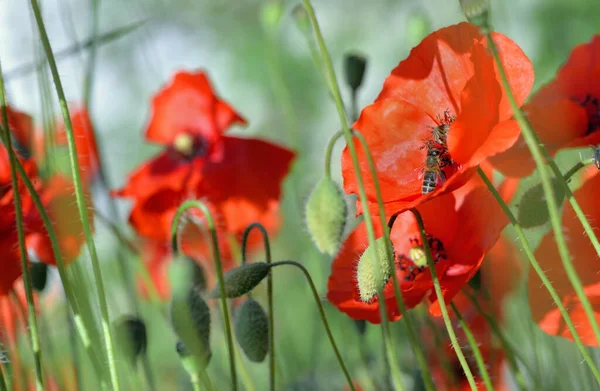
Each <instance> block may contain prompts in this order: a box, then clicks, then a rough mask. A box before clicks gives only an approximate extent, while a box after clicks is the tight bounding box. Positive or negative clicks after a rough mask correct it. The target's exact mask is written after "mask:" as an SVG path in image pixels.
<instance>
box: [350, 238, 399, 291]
mask: <svg viewBox="0 0 600 391" xmlns="http://www.w3.org/2000/svg"><path fill="white" fill-rule="evenodd" d="M388 243H389V245H390V246H391V245H392V243H391V241H389V240H386V238H384V237H381V238H379V239H377V240H376V241H375V243H374V244H373V245H371V246H369V247H368V248H367V249H366V250H365V252H364V253H363V254H362V255H361V257H360V259H359V260H358V267H357V269H356V280H357V282H358V291H359V293H360V299H361V300H362V301H364V302H365V303H368V302H370V301H371V300H373V298H374V297H375V296H376V295H377V293H378V292H379V290H380V289H382V288H383V287H384V286H385V284H386V283H387V282H388V281H389V279H390V276H391V274H390V273H391V272H392V260H390V259H389V258H388V256H387V252H386V244H388ZM392 249H393V247H392ZM392 255H393V254H392Z"/></svg>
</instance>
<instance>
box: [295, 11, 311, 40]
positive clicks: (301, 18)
mask: <svg viewBox="0 0 600 391" xmlns="http://www.w3.org/2000/svg"><path fill="white" fill-rule="evenodd" d="M292 14H293V15H294V20H295V21H296V26H298V30H300V31H301V32H302V33H303V34H308V33H310V30H311V26H310V19H309V17H308V13H307V12H306V8H304V6H303V5H302V4H298V5H297V6H296V7H294V10H293V11H292Z"/></svg>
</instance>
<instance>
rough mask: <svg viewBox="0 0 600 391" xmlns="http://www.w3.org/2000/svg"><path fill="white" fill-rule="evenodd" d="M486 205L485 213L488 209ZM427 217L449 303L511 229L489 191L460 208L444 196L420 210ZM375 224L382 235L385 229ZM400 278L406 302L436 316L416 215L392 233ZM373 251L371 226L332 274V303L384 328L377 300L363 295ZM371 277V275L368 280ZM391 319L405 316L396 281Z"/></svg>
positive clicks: (386, 291) (389, 298)
mask: <svg viewBox="0 0 600 391" xmlns="http://www.w3.org/2000/svg"><path fill="white" fill-rule="evenodd" d="M482 205H485V207H482ZM417 209H418V210H419V212H420V213H421V215H422V217H423V221H424V224H425V229H426V232H427V236H428V241H429V246H430V249H431V253H432V257H433V261H434V263H435V269H436V273H437V275H438V278H439V280H440V284H441V287H442V291H443V294H444V299H445V301H446V303H449V302H450V300H452V298H453V297H454V296H455V295H456V294H457V293H458V292H459V291H460V289H462V287H464V286H465V284H467V282H469V280H470V279H471V278H472V277H473V276H474V275H475V274H476V273H477V271H478V270H479V268H480V266H481V263H482V261H483V258H484V256H485V254H486V253H487V252H488V251H489V250H490V249H491V248H492V247H493V245H494V244H495V243H496V241H497V240H498V237H499V236H500V233H501V231H502V229H503V228H504V227H505V226H506V224H507V223H508V220H507V218H506V216H505V215H504V214H503V212H502V210H501V208H500V207H499V206H498V205H497V203H496V202H495V201H494V200H493V198H492V196H491V194H490V193H489V191H488V190H487V189H485V188H483V187H477V188H476V189H474V190H472V191H471V192H470V193H469V194H468V195H467V196H466V197H465V198H464V200H463V201H462V203H461V204H460V205H459V206H457V204H456V199H455V196H454V194H452V193H449V194H444V195H442V196H439V197H436V198H434V199H432V200H431V201H430V202H428V203H425V204H422V205H420V206H419V207H417ZM378 221H379V219H375V221H374V224H375V227H376V230H377V235H379V236H381V234H382V230H381V226H380V224H378V223H377V222H378ZM391 240H392V243H393V247H394V253H395V254H394V260H395V265H394V266H395V272H396V276H397V277H398V281H399V283H400V288H401V292H402V296H403V298H404V302H405V303H406V306H407V307H408V308H413V307H415V306H416V305H418V304H419V303H421V302H423V301H425V302H426V303H428V304H431V305H430V311H431V312H434V313H435V312H436V308H437V309H438V310H439V307H437V304H436V303H437V298H436V294H435V292H434V288H433V281H432V279H431V273H430V272H429V269H428V268H427V267H426V266H425V267H423V266H422V265H423V264H424V262H425V260H424V255H423V254H424V250H423V245H422V242H421V238H420V234H419V229H418V225H417V223H416V220H415V218H414V216H413V214H412V213H411V212H404V213H402V214H400V215H398V217H397V218H396V221H395V222H394V225H393V227H392V231H391ZM367 245H368V240H367V235H366V228H365V223H364V222H361V223H360V224H359V226H358V227H357V228H356V229H355V230H354V231H353V232H352V233H351V234H350V235H349V236H348V238H347V239H346V241H345V243H344V244H343V245H342V248H341V250H340V252H339V253H338V255H337V256H336V258H335V260H334V261H333V264H332V268H331V275H330V277H329V282H328V286H327V287H328V289H327V298H328V300H329V301H330V302H331V303H332V304H333V305H335V306H336V307H338V309H339V310H340V311H342V312H345V313H346V314H347V315H348V316H350V317H351V318H353V319H357V320H363V319H364V320H367V321H369V322H371V323H380V322H381V318H380V312H379V301H378V298H377V296H375V295H373V297H372V298H370V299H369V298H367V300H365V295H364V292H361V291H360V289H359V284H361V283H362V281H359V279H362V278H365V276H364V275H361V274H360V273H359V272H357V270H358V260H359V257H360V256H361V254H362V253H363V252H364V251H365V249H366V248H367ZM367 277H368V275H367ZM383 295H384V297H385V299H386V309H387V313H388V318H389V319H390V320H391V321H395V320H398V319H399V318H400V316H401V315H400V313H399V310H398V306H397V305H396V300H395V296H394V289H393V282H392V281H391V278H390V279H389V280H388V282H387V283H386V284H385V286H384V288H383Z"/></svg>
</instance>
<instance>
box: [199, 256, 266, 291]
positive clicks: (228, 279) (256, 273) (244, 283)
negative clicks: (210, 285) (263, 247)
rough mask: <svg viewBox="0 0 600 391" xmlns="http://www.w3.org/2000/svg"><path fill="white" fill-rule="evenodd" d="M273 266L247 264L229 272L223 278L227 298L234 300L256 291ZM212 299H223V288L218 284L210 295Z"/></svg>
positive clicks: (262, 263)
mask: <svg viewBox="0 0 600 391" xmlns="http://www.w3.org/2000/svg"><path fill="white" fill-rule="evenodd" d="M269 270H271V265H269V264H267V263H264V262H255V263H246V264H243V265H242V266H240V267H236V268H235V269H231V270H229V271H228V272H227V273H225V275H224V276H223V282H224V285H225V297H227V298H229V299H232V298H235V297H240V296H242V295H245V294H246V293H248V292H250V291H251V290H252V289H254V288H255V287H256V286H257V285H258V284H260V282H261V281H262V280H263V279H264V278H265V277H266V276H267V275H268V274H269ZM208 297H209V298H211V299H217V298H220V297H221V286H220V284H217V285H216V286H215V287H214V289H213V290H212V291H211V292H210V293H209V294H208Z"/></svg>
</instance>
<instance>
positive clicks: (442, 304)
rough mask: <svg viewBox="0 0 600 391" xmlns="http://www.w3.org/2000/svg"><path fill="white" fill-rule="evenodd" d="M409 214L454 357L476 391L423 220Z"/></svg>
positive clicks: (415, 213)
mask: <svg viewBox="0 0 600 391" xmlns="http://www.w3.org/2000/svg"><path fill="white" fill-rule="evenodd" d="M411 212H412V213H413V215H414V216H415V219H416V220H417V224H418V225H419V233H420V234H421V242H422V243H423V247H424V248H425V256H426V258H427V265H428V267H429V271H430V272H431V279H432V280H433V288H434V289H435V295H436V297H437V300H438V304H439V306H440V311H441V312H442V318H443V319H444V325H445V326H446V330H447V331H448V336H449V337H450V341H451V342H452V347H453V348H454V351H455V352H456V357H458V361H459V362H460V365H461V367H462V369H463V371H464V373H465V376H466V377H467V381H468V382H469V385H470V386H471V389H472V390H473V391H476V390H477V384H476V383H475V378H474V377H473V373H472V372H471V368H469V363H467V360H466V359H465V355H464V354H463V352H462V349H461V347H460V344H459V343H458V338H456V333H455V332H454V329H453V328H452V322H451V321H450V316H449V315H448V308H446V301H445V300H444V293H443V292H442V287H441V285H440V280H439V279H438V276H437V272H436V270H435V264H434V263H433V258H432V256H431V248H430V247H429V241H428V240H427V232H426V231H425V223H423V218H422V217H421V214H420V213H419V211H418V210H416V209H411Z"/></svg>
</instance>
